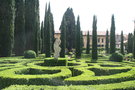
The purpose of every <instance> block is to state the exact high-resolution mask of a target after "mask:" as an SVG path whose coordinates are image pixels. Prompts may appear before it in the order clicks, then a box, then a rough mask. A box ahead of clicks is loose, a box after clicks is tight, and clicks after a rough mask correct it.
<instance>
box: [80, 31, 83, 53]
mask: <svg viewBox="0 0 135 90" xmlns="http://www.w3.org/2000/svg"><path fill="white" fill-rule="evenodd" d="M83 46H84V43H83V32H82V31H81V53H82V51H83Z"/></svg>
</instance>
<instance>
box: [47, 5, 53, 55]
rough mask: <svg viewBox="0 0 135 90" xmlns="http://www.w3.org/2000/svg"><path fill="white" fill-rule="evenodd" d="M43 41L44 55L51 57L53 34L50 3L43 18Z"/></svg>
mask: <svg viewBox="0 0 135 90" xmlns="http://www.w3.org/2000/svg"><path fill="white" fill-rule="evenodd" d="M45 22H46V23H45V25H46V26H45V34H46V35H45V36H46V37H45V43H46V45H45V46H46V47H45V50H46V51H45V54H46V57H51V52H52V36H53V24H52V23H53V22H52V13H51V9H50V3H49V6H48V10H47V13H46V18H45Z"/></svg>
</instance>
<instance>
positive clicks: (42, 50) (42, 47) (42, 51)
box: [41, 21, 44, 53]
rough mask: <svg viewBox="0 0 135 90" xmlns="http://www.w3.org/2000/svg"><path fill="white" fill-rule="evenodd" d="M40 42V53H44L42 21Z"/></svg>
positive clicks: (42, 24)
mask: <svg viewBox="0 0 135 90" xmlns="http://www.w3.org/2000/svg"><path fill="white" fill-rule="evenodd" d="M41 40H42V43H41V44H42V45H41V53H44V22H43V21H42V23H41Z"/></svg>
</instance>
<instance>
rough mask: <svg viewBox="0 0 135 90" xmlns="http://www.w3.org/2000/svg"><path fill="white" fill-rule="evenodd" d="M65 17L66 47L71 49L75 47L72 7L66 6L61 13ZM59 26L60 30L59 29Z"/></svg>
mask: <svg viewBox="0 0 135 90" xmlns="http://www.w3.org/2000/svg"><path fill="white" fill-rule="evenodd" d="M63 16H64V17H65V19H66V23H67V24H66V48H67V49H68V50H69V51H71V50H72V49H73V48H75V38H76V37H75V32H76V31H75V16H74V13H73V9H72V8H68V9H67V10H66V12H65V13H64V15H63ZM61 27H62V26H60V30H61Z"/></svg>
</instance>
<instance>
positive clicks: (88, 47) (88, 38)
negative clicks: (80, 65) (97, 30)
mask: <svg viewBox="0 0 135 90" xmlns="http://www.w3.org/2000/svg"><path fill="white" fill-rule="evenodd" d="M86 54H90V34H89V31H88V33H87V46H86Z"/></svg>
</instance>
